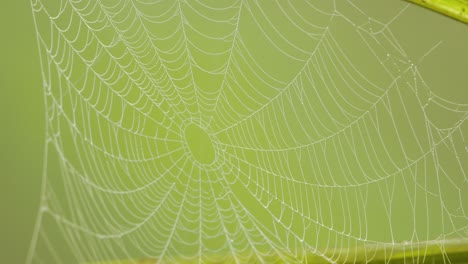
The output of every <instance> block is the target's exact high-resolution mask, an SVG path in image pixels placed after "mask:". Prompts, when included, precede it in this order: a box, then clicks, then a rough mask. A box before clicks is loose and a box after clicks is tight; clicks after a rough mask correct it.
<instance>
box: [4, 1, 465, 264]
mask: <svg viewBox="0 0 468 264" xmlns="http://www.w3.org/2000/svg"><path fill="white" fill-rule="evenodd" d="M358 2H359V1H358ZM368 2H369V3H366V5H365V6H366V7H367V8H368V9H367V10H365V12H366V13H368V14H373V16H375V17H376V18H379V19H380V20H382V21H390V20H391V19H392V18H394V17H395V15H396V14H397V13H398V12H399V11H401V10H402V8H403V7H404V6H405V5H406V3H404V2H403V1H397V0H386V1H384V0H380V1H368ZM0 12H1V15H0V20H1V21H0V27H1V31H0V32H1V39H0V50H1V57H0V60H1V62H0V65H1V69H0V89H1V96H0V98H1V99H0V100H1V104H0V107H1V114H0V115H1V123H0V124H2V127H1V129H0V148H1V156H0V159H1V163H0V164H1V173H0V175H1V188H2V189H1V190H2V191H1V195H2V197H1V201H0V203H1V204H2V207H1V209H2V215H1V218H0V219H1V220H0V230H1V232H0V237H1V244H0V246H1V250H0V252H1V253H2V254H1V256H0V259H1V260H2V262H4V263H23V262H24V260H25V256H26V252H27V249H28V246H29V242H30V239H31V235H32V231H33V227H34V223H35V217H36V214H37V210H38V204H39V197H40V192H39V191H40V184H41V176H42V163H43V149H44V130H45V126H44V116H45V113H44V103H43V91H42V80H41V78H40V65H39V61H38V51H37V45H36V34H35V29H34V24H33V19H32V13H31V10H30V3H29V1H21V0H18V1H5V2H3V3H2V7H1V11H0ZM390 28H391V30H392V31H393V32H394V34H395V37H396V39H398V40H399V42H400V44H401V45H402V46H403V49H404V50H405V51H407V53H408V54H409V56H410V57H411V58H414V60H417V59H418V58H421V57H422V56H423V55H424V54H425V53H426V52H427V51H429V50H430V49H431V48H432V47H434V46H435V45H436V44H437V43H439V42H440V41H442V43H441V44H440V45H439V46H438V47H437V48H436V50H435V51H434V52H432V53H430V55H428V56H427V57H425V58H424V63H422V64H421V67H420V70H421V72H422V73H423V74H424V79H425V81H426V82H427V83H429V84H430V85H431V89H433V91H435V92H437V93H438V94H440V95H443V96H444V97H445V98H447V99H449V100H453V101H456V102H458V103H465V104H466V103H468V97H467V90H468V88H466V87H467V85H466V83H468V81H467V73H466V71H467V68H468V52H467V47H468V28H467V26H466V25H464V24H461V23H459V22H455V21H453V20H451V19H448V18H446V17H443V16H440V15H438V14H435V13H432V12H429V11H427V10H423V9H421V8H419V7H415V6H410V7H409V8H408V9H407V10H406V11H405V12H403V13H402V14H401V15H400V16H398V17H397V18H396V19H395V21H394V22H393V23H392V24H390ZM447 87H450V89H448V88H447ZM465 202H467V201H465Z"/></svg>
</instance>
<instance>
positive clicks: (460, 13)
mask: <svg viewBox="0 0 468 264" xmlns="http://www.w3.org/2000/svg"><path fill="white" fill-rule="evenodd" d="M406 1H408V2H411V3H415V4H417V5H419V6H422V7H425V8H428V9H430V10H433V11H435V12H438V13H441V14H443V15H446V16H448V17H451V18H453V19H456V20H458V21H461V22H463V23H466V24H468V0H406Z"/></svg>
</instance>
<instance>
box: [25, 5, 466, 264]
mask: <svg viewBox="0 0 468 264" xmlns="http://www.w3.org/2000/svg"><path fill="white" fill-rule="evenodd" d="M406 7H407V6H406ZM406 7H405V6H402V7H400V10H399V11H398V10H397V12H396V13H395V14H394V16H393V17H392V18H391V19H390V20H386V21H378V20H377V19H374V18H372V15H371V14H367V13H366V12H365V11H363V9H361V8H360V3H359V1H313V2H306V1H268V2H266V1H265V2H261V1H258V2H257V1H244V0H235V1H208V0H204V1H172V0H170V1H169V0H158V1H155V0H151V1H150V0H117V1H108V0H97V1H94V0H92V1H91V0H87V1H72V0H56V1H41V0H37V1H34V0H33V1H32V9H33V15H34V18H35V23H36V31H37V38H38V44H39V50H40V55H41V67H42V74H43V80H44V83H43V89H44V94H45V97H44V98H45V103H46V120H47V144H46V145H47V147H46V150H45V156H46V158H45V164H44V181H43V194H42V196H41V209H40V213H39V217H38V220H37V226H36V232H35V235H34V237H33V241H32V246H31V250H30V254H29V257H28V262H31V263H51V262H55V263H71V262H78V263H84V262H91V261H100V260H119V259H121V260H122V259H137V258H148V259H158V260H160V261H162V262H168V263H171V262H177V261H181V260H183V259H188V260H194V261H195V262H205V261H209V260H210V259H223V258H225V260H228V261H233V262H238V263H241V262H245V261H247V260H253V259H256V260H259V261H261V262H269V261H272V260H273V259H282V260H283V261H286V262H301V261H304V252H310V253H312V254H314V255H316V256H317V257H318V258H321V259H323V261H324V262H330V263H332V262H336V261H339V260H343V259H346V258H348V257H349V258H350V257H351V254H350V252H348V251H343V252H339V251H338V252H337V253H335V254H329V252H331V251H333V250H335V249H340V248H341V249H342V248H357V247H359V246H366V245H370V244H372V245H382V246H387V247H388V246H389V247H388V248H389V249H390V250H391V248H392V245H397V244H399V243H401V242H402V241H408V242H409V243H411V244H413V243H418V242H422V241H439V240H445V239H450V238H466V237H467V230H468V229H467V228H468V221H467V213H466V212H467V209H468V208H467V204H468V203H467V196H466V195H467V193H468V189H467V187H468V184H467V182H468V180H467V175H466V171H467V165H468V162H467V155H468V151H467V147H466V146H467V143H466V139H465V137H466V133H467V131H468V127H467V122H466V120H467V116H468V105H467V104H466V102H458V103H457V102H455V101H453V100H449V99H447V98H444V97H443V96H441V95H438V94H437V93H435V92H434V91H433V90H432V89H431V86H430V85H429V84H427V83H426V82H425V80H424V78H423V76H422V75H421V73H420V70H419V68H418V67H419V65H418V63H414V62H412V60H411V58H410V56H408V55H407V54H406V53H405V50H404V49H403V48H402V47H401V46H400V44H399V42H398V41H397V39H396V37H395V35H394V34H393V33H392V31H391V30H390V28H389V25H390V24H391V23H392V22H393V21H394V20H396V19H398V16H399V15H400V14H401V13H402V12H405V9H406ZM435 48H436V46H435ZM449 88H450V87H449ZM348 254H350V255H349V256H348ZM371 258H372V256H371V255H369V256H368V260H370V259H371Z"/></svg>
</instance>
